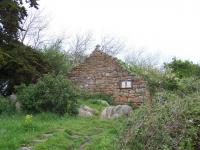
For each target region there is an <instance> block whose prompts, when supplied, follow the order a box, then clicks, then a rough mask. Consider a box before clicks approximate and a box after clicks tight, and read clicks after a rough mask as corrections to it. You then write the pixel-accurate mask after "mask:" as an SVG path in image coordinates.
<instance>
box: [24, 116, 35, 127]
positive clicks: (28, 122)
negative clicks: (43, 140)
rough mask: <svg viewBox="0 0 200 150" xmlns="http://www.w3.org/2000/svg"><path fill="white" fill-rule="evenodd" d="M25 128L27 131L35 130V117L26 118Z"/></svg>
mask: <svg viewBox="0 0 200 150" xmlns="http://www.w3.org/2000/svg"><path fill="white" fill-rule="evenodd" d="M24 128H25V130H27V131H28V130H32V129H33V116H32V115H26V116H25V120H24Z"/></svg>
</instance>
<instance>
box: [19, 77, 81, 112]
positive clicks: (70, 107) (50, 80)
mask: <svg viewBox="0 0 200 150" xmlns="http://www.w3.org/2000/svg"><path fill="white" fill-rule="evenodd" d="M16 89H17V94H18V97H17V98H18V100H19V101H20V102H21V104H22V109H23V110H24V111H25V112H28V113H36V112H47V111H49V112H55V113H58V114H61V115H62V114H64V113H66V112H67V113H69V114H76V113H77V111H76V93H75V91H76V90H75V87H74V86H73V84H72V83H71V81H69V80H67V79H66V78H65V77H64V76H62V75H58V76H56V75H51V74H49V75H44V76H43V77H42V78H40V79H39V80H38V82H37V83H36V84H30V85H28V86H26V85H24V84H23V85H21V86H18V87H17V88H16Z"/></svg>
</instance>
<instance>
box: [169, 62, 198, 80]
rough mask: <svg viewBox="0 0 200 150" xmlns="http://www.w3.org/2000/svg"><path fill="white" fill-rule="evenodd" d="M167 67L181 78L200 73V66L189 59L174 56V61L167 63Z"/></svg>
mask: <svg viewBox="0 0 200 150" xmlns="http://www.w3.org/2000/svg"><path fill="white" fill-rule="evenodd" d="M165 68H166V69H170V70H171V72H172V73H174V74H176V76H177V77H179V78H184V77H192V76H199V75H200V66H199V65H198V64H194V63H193V62H191V61H188V60H185V61H183V60H180V59H178V60H177V59H176V58H173V59H172V62H170V63H167V64H165Z"/></svg>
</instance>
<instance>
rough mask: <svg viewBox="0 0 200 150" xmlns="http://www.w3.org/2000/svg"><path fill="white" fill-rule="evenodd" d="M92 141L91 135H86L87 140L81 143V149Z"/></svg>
mask: <svg viewBox="0 0 200 150" xmlns="http://www.w3.org/2000/svg"><path fill="white" fill-rule="evenodd" d="M90 141H91V136H85V141H84V142H83V143H82V144H81V145H80V147H79V150H84V147H85V146H86V145H87V144H89V143H90Z"/></svg>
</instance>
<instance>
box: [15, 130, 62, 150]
mask: <svg viewBox="0 0 200 150" xmlns="http://www.w3.org/2000/svg"><path fill="white" fill-rule="evenodd" d="M63 131H64V129H60V128H57V129H55V130H54V131H52V132H45V133H43V134H41V135H39V136H37V137H36V138H35V139H33V140H32V141H31V142H30V144H28V145H24V146H22V147H21V148H19V149H18V150H33V147H34V146H35V145H37V144H40V143H44V142H46V141H47V140H48V139H49V138H50V137H52V136H53V135H54V134H55V133H58V132H63Z"/></svg>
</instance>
